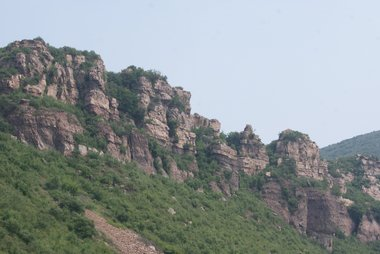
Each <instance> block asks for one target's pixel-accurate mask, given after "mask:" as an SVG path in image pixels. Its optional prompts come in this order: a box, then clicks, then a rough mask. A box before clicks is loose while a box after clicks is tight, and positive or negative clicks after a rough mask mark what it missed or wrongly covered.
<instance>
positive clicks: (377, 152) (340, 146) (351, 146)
mask: <svg viewBox="0 0 380 254" xmlns="http://www.w3.org/2000/svg"><path fill="white" fill-rule="evenodd" d="M356 154H363V155H368V156H371V155H372V156H376V157H379V158H380V131H374V132H371V133H367V134H363V135H359V136H356V137H353V138H350V139H346V140H343V141H341V142H339V143H337V144H333V145H329V146H326V147H324V148H322V149H321V156H322V157H323V158H325V159H328V160H334V159H336V158H341V157H348V156H353V155H356Z"/></svg>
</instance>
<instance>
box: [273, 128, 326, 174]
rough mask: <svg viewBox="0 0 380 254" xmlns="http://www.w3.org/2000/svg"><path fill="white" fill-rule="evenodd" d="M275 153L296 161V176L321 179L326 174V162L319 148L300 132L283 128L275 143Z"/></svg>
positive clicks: (280, 161)
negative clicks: (321, 156)
mask: <svg viewBox="0 0 380 254" xmlns="http://www.w3.org/2000/svg"><path fill="white" fill-rule="evenodd" d="M275 152H276V154H277V155H278V156H279V157H280V158H281V159H280V160H279V162H278V163H279V164H281V163H282V161H283V158H291V159H293V160H294V161H295V163H296V173H297V175H298V176H305V177H309V178H314V179H317V180H322V179H323V178H324V177H325V176H327V162H326V161H323V160H322V159H321V158H320V155H319V148H318V146H317V145H316V144H315V142H313V141H311V140H310V138H309V137H308V136H307V135H305V134H302V133H299V132H295V131H292V130H285V131H283V132H282V133H281V134H280V138H279V140H278V141H277V145H276V151H275Z"/></svg>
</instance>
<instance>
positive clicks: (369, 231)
mask: <svg viewBox="0 0 380 254" xmlns="http://www.w3.org/2000/svg"><path fill="white" fill-rule="evenodd" d="M357 237H358V239H359V240H360V241H361V242H372V241H378V240H380V223H378V222H377V221H376V220H375V219H374V218H373V217H372V216H371V215H369V216H367V215H364V216H363V218H362V220H361V222H360V225H359V227H358V233H357Z"/></svg>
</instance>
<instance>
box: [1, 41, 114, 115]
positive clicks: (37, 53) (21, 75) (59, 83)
mask: <svg viewBox="0 0 380 254" xmlns="http://www.w3.org/2000/svg"><path fill="white" fill-rule="evenodd" d="M6 52H7V53H8V54H9V55H10V57H6V58H0V65H1V66H3V67H4V68H6V69H8V70H11V69H12V70H16V71H17V74H15V75H11V76H9V77H8V78H4V79H2V80H0V91H3V92H12V91H15V90H16V89H19V88H20V87H22V89H23V91H24V92H26V93H28V94H31V95H33V96H43V95H48V96H51V97H53V98H55V99H57V100H60V101H63V102H65V103H69V104H73V105H75V104H77V103H79V101H80V100H83V101H84V103H85V106H86V107H87V109H88V111H89V112H91V113H94V114H96V115H99V116H101V117H103V118H105V119H109V118H111V119H118V117H119V113H118V111H117V106H116V105H117V102H116V101H115V99H114V98H108V97H107V96H106V95H105V83H106V82H105V79H104V77H105V68H104V63H103V61H102V60H101V59H100V57H98V58H97V59H95V60H91V61H90V60H87V59H86V57H85V56H84V55H70V54H66V55H65V56H64V60H65V62H62V61H64V60H62V59H55V58H54V56H53V53H52V52H51V49H50V48H49V46H48V45H47V44H46V43H45V42H44V41H42V40H23V41H16V42H14V43H11V44H10V45H9V46H7V47H6ZM78 53H80V52H78ZM115 106H116V107H115Z"/></svg>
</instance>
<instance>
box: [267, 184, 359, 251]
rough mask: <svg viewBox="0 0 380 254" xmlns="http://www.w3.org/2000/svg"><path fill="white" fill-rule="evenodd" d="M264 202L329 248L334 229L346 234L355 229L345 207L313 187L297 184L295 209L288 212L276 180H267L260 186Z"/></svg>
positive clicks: (337, 200)
mask: <svg viewBox="0 0 380 254" xmlns="http://www.w3.org/2000/svg"><path fill="white" fill-rule="evenodd" d="M262 195H263V198H264V200H265V202H266V203H267V205H268V206H269V207H270V208H271V209H272V210H273V211H275V212H276V213H277V214H279V215H280V216H281V217H282V218H283V219H284V220H285V221H286V222H287V223H289V224H291V225H293V226H294V227H295V228H296V229H297V230H298V231H299V232H300V233H306V234H307V235H309V236H311V237H313V238H314V239H316V240H317V241H318V242H320V243H321V244H323V245H324V246H325V247H326V248H327V249H330V250H331V249H332V239H333V235H334V234H335V233H336V231H337V230H340V231H342V232H343V233H344V234H345V235H346V236H348V235H350V234H351V233H352V231H353V229H354V223H353V221H352V220H351V218H350V216H349V214H348V211H347V208H346V206H345V205H343V204H342V203H341V202H340V199H338V198H337V197H335V196H332V195H330V194H328V193H322V192H320V191H316V190H313V189H303V188H297V189H296V192H295V195H296V198H297V200H298V206H297V209H296V210H295V211H294V212H293V213H291V212H290V211H289V209H288V204H287V202H286V201H285V200H284V198H283V194H282V188H281V186H280V185H279V183H277V182H275V181H269V182H268V183H266V184H265V185H264V187H263V190H262Z"/></svg>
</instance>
